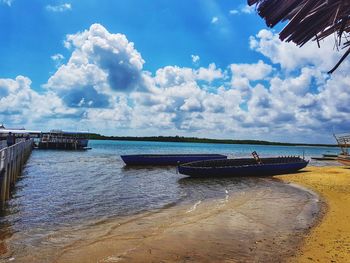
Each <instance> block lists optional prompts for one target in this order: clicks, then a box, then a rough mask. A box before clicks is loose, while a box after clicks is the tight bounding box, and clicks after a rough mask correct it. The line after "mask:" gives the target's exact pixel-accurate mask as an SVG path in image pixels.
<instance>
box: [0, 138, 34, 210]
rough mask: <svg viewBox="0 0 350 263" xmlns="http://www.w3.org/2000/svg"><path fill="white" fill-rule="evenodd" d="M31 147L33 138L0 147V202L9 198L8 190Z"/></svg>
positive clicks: (19, 172)
mask: <svg viewBox="0 0 350 263" xmlns="http://www.w3.org/2000/svg"><path fill="white" fill-rule="evenodd" d="M32 149H33V140H32V139H30V140H26V141H20V142H18V143H16V144H14V145H12V146H10V147H6V148H3V149H0V203H2V204H3V203H4V202H5V201H6V200H8V199H9V198H10V190H11V188H12V187H13V186H14V184H15V182H16V180H17V178H18V176H19V175H20V174H21V172H22V168H23V165H24V164H25V163H26V161H27V159H28V157H29V156H30V153H31V152H32Z"/></svg>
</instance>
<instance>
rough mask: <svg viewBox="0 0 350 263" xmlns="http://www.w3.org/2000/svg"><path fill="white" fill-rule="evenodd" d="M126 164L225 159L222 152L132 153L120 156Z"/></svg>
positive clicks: (160, 163)
mask: <svg viewBox="0 0 350 263" xmlns="http://www.w3.org/2000/svg"><path fill="white" fill-rule="evenodd" d="M120 157H121V158H122V159H123V161H124V162H125V164H127V165H177V164H179V163H180V164H181V163H188V162H194V161H202V160H218V159H227V156H226V155H222V154H133V155H121V156H120Z"/></svg>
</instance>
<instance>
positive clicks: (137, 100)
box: [0, 24, 350, 142]
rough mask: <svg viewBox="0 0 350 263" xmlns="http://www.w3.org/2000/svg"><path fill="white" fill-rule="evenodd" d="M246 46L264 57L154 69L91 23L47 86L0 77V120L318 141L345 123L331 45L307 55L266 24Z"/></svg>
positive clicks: (72, 40)
mask: <svg viewBox="0 0 350 263" xmlns="http://www.w3.org/2000/svg"><path fill="white" fill-rule="evenodd" d="M324 43H325V45H328V44H327V43H328V40H326V41H325V42H324ZM250 45H251V48H252V50H254V51H256V52H259V53H260V54H262V55H263V56H265V58H264V59H261V60H259V61H256V62H254V63H250V64H248V63H232V64H230V65H228V67H227V68H219V67H217V66H216V64H215V63H211V64H209V65H208V66H207V67H200V68H190V67H180V66H165V67H163V68H159V69H158V70H156V71H155V72H154V73H153V74H152V73H150V72H146V71H145V70H144V69H143V65H144V63H145V62H144V61H143V59H142V57H141V54H140V53H139V52H138V51H137V50H136V49H135V47H134V45H133V43H131V42H129V41H128V39H127V38H126V36H125V35H122V34H112V33H110V32H108V31H107V30H106V29H105V28H104V27H103V26H102V25H99V24H94V25H92V26H91V27H90V28H89V29H88V30H85V31H83V32H79V33H76V34H72V35H68V36H67V38H66V45H65V46H66V47H67V48H69V50H70V51H71V56H70V57H69V58H67V59H68V60H67V62H66V63H65V64H62V65H60V66H59V68H58V69H57V71H56V72H55V73H54V74H53V75H52V76H51V77H50V79H49V80H48V82H47V83H46V84H45V88H46V90H45V92H42V93H38V92H36V91H34V89H32V87H31V81H30V79H29V78H26V77H23V76H18V77H17V78H16V79H0V117H1V118H2V119H3V120H4V122H5V123H7V122H10V123H23V122H24V120H23V116H26V118H27V117H28V116H30V117H29V118H30V120H31V122H39V121H43V120H46V119H56V120H60V121H59V122H56V124H57V123H65V125H68V124H70V123H71V124H72V123H74V122H77V121H78V120H79V122H81V123H84V124H85V125H87V126H89V127H98V129H99V132H105V131H109V132H110V133H115V132H116V131H117V130H119V129H123V130H125V131H128V134H130V133H129V132H132V131H134V132H135V131H138V132H139V133H138V134H141V133H142V135H144V134H146V133H147V132H149V134H153V135H154V134H156V135H158V134H183V135H195V136H205V137H230V138H237V139H243V138H245V139H248V138H250V139H271V140H279V141H286V140H292V141H307V142H319V141H317V140H319V138H320V137H319V138H317V137H315V136H313V134H315V131H317V133H318V134H320V133H321V134H323V135H321V137H322V136H323V139H324V138H328V137H327V136H329V133H330V131H331V129H332V128H334V129H335V130H336V131H338V130H339V131H340V130H344V129H346V128H350V124H348V116H349V113H350V105H349V103H348V102H349V101H350V93H349V92H348V90H349V83H350V77H349V74H348V72H350V63H349V62H348V61H345V62H344V63H343V65H342V66H341V67H340V68H339V69H338V70H337V71H336V72H335V73H334V74H333V75H332V76H328V75H326V74H325V72H326V71H327V70H328V69H329V68H328V65H329V64H332V61H333V60H334V59H335V60H336V58H335V57H334V56H336V55H335V54H334V53H333V52H330V53H327V52H323V55H322V56H320V53H317V54H318V55H317V56H316V55H315V54H314V52H318V50H317V49H316V51H315V47H313V48H312V50H313V51H314V52H310V51H309V52H306V51H304V50H301V49H299V48H296V47H294V46H293V44H286V43H284V42H281V41H280V40H278V36H277V35H276V34H274V33H273V32H271V31H266V30H262V31H260V32H259V33H258V34H257V35H256V36H252V37H251V38H250ZM306 48H307V49H311V48H310V47H306ZM193 56H195V55H193ZM192 58H193V57H192ZM52 59H53V60H54V61H56V60H62V59H63V57H61V56H60V54H56V55H54V56H53V57H52ZM198 59H199V58H198ZM329 61H331V62H329ZM335 94H336V95H335ZM48 123H49V122H48ZM60 126H62V127H63V125H60ZM306 138H307V139H306ZM327 140H328V141H327V142H332V141H331V140H332V139H331V138H330V139H327Z"/></svg>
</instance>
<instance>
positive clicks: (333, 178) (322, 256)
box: [278, 166, 350, 262]
mask: <svg viewBox="0 0 350 263" xmlns="http://www.w3.org/2000/svg"><path fill="white" fill-rule="evenodd" d="M278 178H280V179H281V180H283V181H286V182H291V183H297V184H299V185H303V186H305V187H307V188H309V189H312V190H313V191H315V192H317V193H318V194H319V195H320V196H321V197H323V200H324V201H325V203H326V205H327V207H326V209H325V215H324V217H323V218H322V220H321V221H320V222H319V224H318V225H317V226H316V227H315V228H313V229H312V231H311V233H310V234H309V235H308V236H307V237H306V239H305V242H304V245H303V247H302V248H301V249H300V250H299V251H298V253H297V256H296V257H292V258H291V259H290V262H349V261H350V224H349V222H350V210H349V208H350V169H349V168H348V167H344V166H334V167H332V166H328V167H308V168H307V169H305V170H304V171H303V172H302V173H298V174H293V175H285V176H279V177H278Z"/></svg>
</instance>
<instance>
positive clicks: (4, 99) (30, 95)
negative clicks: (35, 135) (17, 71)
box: [0, 76, 79, 126]
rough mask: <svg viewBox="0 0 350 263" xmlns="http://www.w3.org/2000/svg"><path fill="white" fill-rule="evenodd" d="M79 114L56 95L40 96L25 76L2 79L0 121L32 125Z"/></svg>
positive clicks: (0, 82)
mask: <svg viewBox="0 0 350 263" xmlns="http://www.w3.org/2000/svg"><path fill="white" fill-rule="evenodd" d="M75 117H77V118H78V117H79V113H78V112H77V111H76V110H74V109H71V108H68V107H65V106H64V104H63V102H62V101H61V99H60V98H59V97H58V96H57V95H56V94H54V93H52V92H48V93H45V94H39V93H38V92H36V91H34V90H33V89H32V88H31V80H30V79H29V78H27V77H24V76H17V77H16V79H0V119H2V120H3V122H5V123H12V124H17V123H18V124H21V125H25V124H32V123H35V122H36V123H40V124H39V125H41V126H42V122H43V121H44V119H46V118H48V119H56V118H73V119H74V118H75Z"/></svg>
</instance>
